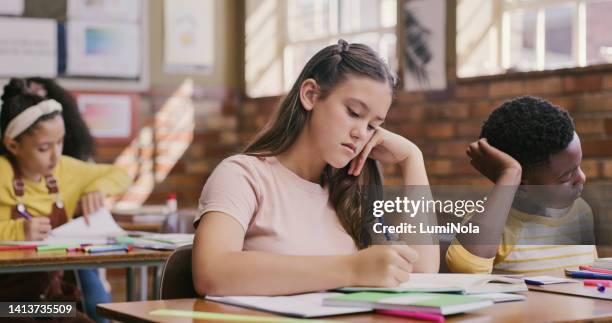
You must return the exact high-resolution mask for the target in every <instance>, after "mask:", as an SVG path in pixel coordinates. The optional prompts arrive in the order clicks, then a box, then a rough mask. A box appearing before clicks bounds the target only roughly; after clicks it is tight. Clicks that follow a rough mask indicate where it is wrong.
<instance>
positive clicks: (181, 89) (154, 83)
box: [96, 0, 242, 207]
mask: <svg viewBox="0 0 612 323" xmlns="http://www.w3.org/2000/svg"><path fill="white" fill-rule="evenodd" d="M239 2H240V1H238V0H229V1H227V0H215V19H216V21H215V28H216V29H215V33H214V34H215V44H217V46H216V47H215V67H214V69H213V71H212V72H211V73H210V74H207V75H176V74H168V73H166V72H165V71H164V69H163V1H162V0H150V2H149V22H150V26H149V39H150V42H149V43H150V44H149V57H150V77H151V80H150V83H151V84H150V88H149V90H148V91H146V92H144V93H142V94H141V96H140V98H141V107H140V110H139V114H138V117H137V118H138V131H137V133H136V134H135V136H134V138H133V140H132V141H130V142H127V143H121V144H108V143H105V144H98V146H97V156H96V160H97V161H98V162H116V163H118V164H120V165H121V166H123V167H124V168H126V169H128V170H129V171H130V173H131V174H132V175H135V177H136V181H135V185H134V186H133V187H132V188H131V189H130V191H129V192H128V194H127V195H126V196H125V197H124V200H125V201H145V202H146V203H148V204H157V203H164V202H165V200H166V197H167V195H168V193H176V194H177V199H178V203H179V207H193V206H195V205H197V199H198V197H199V195H200V192H201V190H202V186H203V184H204V182H205V180H206V178H207V177H208V175H209V174H210V172H211V171H212V169H213V168H214V167H215V166H216V165H217V164H218V163H219V162H220V161H221V160H222V159H223V158H224V157H226V156H228V155H231V154H233V153H234V152H235V151H236V147H238V140H237V136H236V129H237V106H238V102H239V97H240V90H239V85H240V83H241V82H242V77H241V75H242V72H241V70H242V67H241V64H238V63H237V62H239V61H240V60H241V55H242V53H241V50H239V48H241V45H240V44H241V42H242V38H241V37H240V36H239V35H241V34H242V32H241V30H242V27H241V26H242V23H241V22H240V21H241V19H240V18H239V17H241V15H242V14H241V10H242V9H241V7H240V6H239ZM177 120H178V121H177ZM177 124H178V126H174V125H177ZM181 125H182V126H181ZM184 146H186V147H184Z"/></svg>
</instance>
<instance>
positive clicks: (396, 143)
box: [348, 127, 420, 176]
mask: <svg viewBox="0 0 612 323" xmlns="http://www.w3.org/2000/svg"><path fill="white" fill-rule="evenodd" d="M414 153H419V154H420V150H419V148H418V147H417V146H416V145H415V144H414V143H412V142H411V141H410V140H408V139H406V138H404V137H402V136H400V135H398V134H396V133H393V132H391V131H389V130H387V129H384V128H382V127H378V128H376V130H375V133H374V135H373V136H372V138H371V139H370V141H368V143H367V144H366V145H365V147H363V149H362V150H361V152H360V153H359V155H357V157H355V158H354V159H353V160H352V161H351V166H350V167H349V171H348V173H349V175H354V176H359V174H360V173H361V170H362V169H363V166H364V165H365V162H366V159H367V158H372V159H375V160H378V161H380V162H383V163H389V164H397V163H399V162H402V161H404V160H406V158H408V157H409V156H410V155H412V154H414Z"/></svg>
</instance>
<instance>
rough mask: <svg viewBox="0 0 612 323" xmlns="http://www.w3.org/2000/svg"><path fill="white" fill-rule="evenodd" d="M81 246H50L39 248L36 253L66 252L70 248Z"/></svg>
mask: <svg viewBox="0 0 612 323" xmlns="http://www.w3.org/2000/svg"><path fill="white" fill-rule="evenodd" d="M80 247H81V246H80V245H78V244H61V245H48V246H38V247H37V248H36V251H38V252H47V251H66V250H67V249H70V248H80Z"/></svg>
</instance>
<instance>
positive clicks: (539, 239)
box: [446, 198, 597, 274]
mask: <svg viewBox="0 0 612 323" xmlns="http://www.w3.org/2000/svg"><path fill="white" fill-rule="evenodd" d="M593 244H594V239H593V212H592V211H591V208H590V207H589V205H588V204H587V203H586V202H585V201H584V200H583V199H581V198H580V199H577V200H576V201H575V202H574V204H573V205H572V207H571V208H570V209H569V210H568V212H567V213H566V214H565V215H563V216H561V217H555V218H553V217H543V216H539V215H533V214H527V213H524V212H521V211H518V210H516V209H511V210H510V213H509V214H508V219H507V221H506V226H505V227H504V233H503V235H502V237H501V243H500V246H499V248H498V250H497V254H496V256H495V257H493V258H482V257H478V256H476V255H474V254H471V253H470V252H469V251H467V250H466V249H465V248H463V246H462V245H461V244H460V243H459V242H458V241H457V240H456V239H455V240H453V242H452V244H451V246H450V247H449V248H448V251H447V252H446V264H447V266H448V268H449V269H450V270H451V271H453V272H461V273H491V272H495V273H507V274H524V273H537V272H547V271H554V270H558V269H563V268H569V267H577V266H579V265H585V264H592V263H593V261H594V260H595V258H596V257H597V252H596V249H595V246H594V245H593Z"/></svg>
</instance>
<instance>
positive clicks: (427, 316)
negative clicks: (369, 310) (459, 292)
mask: <svg viewBox="0 0 612 323" xmlns="http://www.w3.org/2000/svg"><path fill="white" fill-rule="evenodd" d="M376 313H378V314H383V315H391V316H401V317H409V318H413V319H418V320H425V321H433V322H444V316H442V315H438V314H431V313H422V312H410V311H402V310H376Z"/></svg>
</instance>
